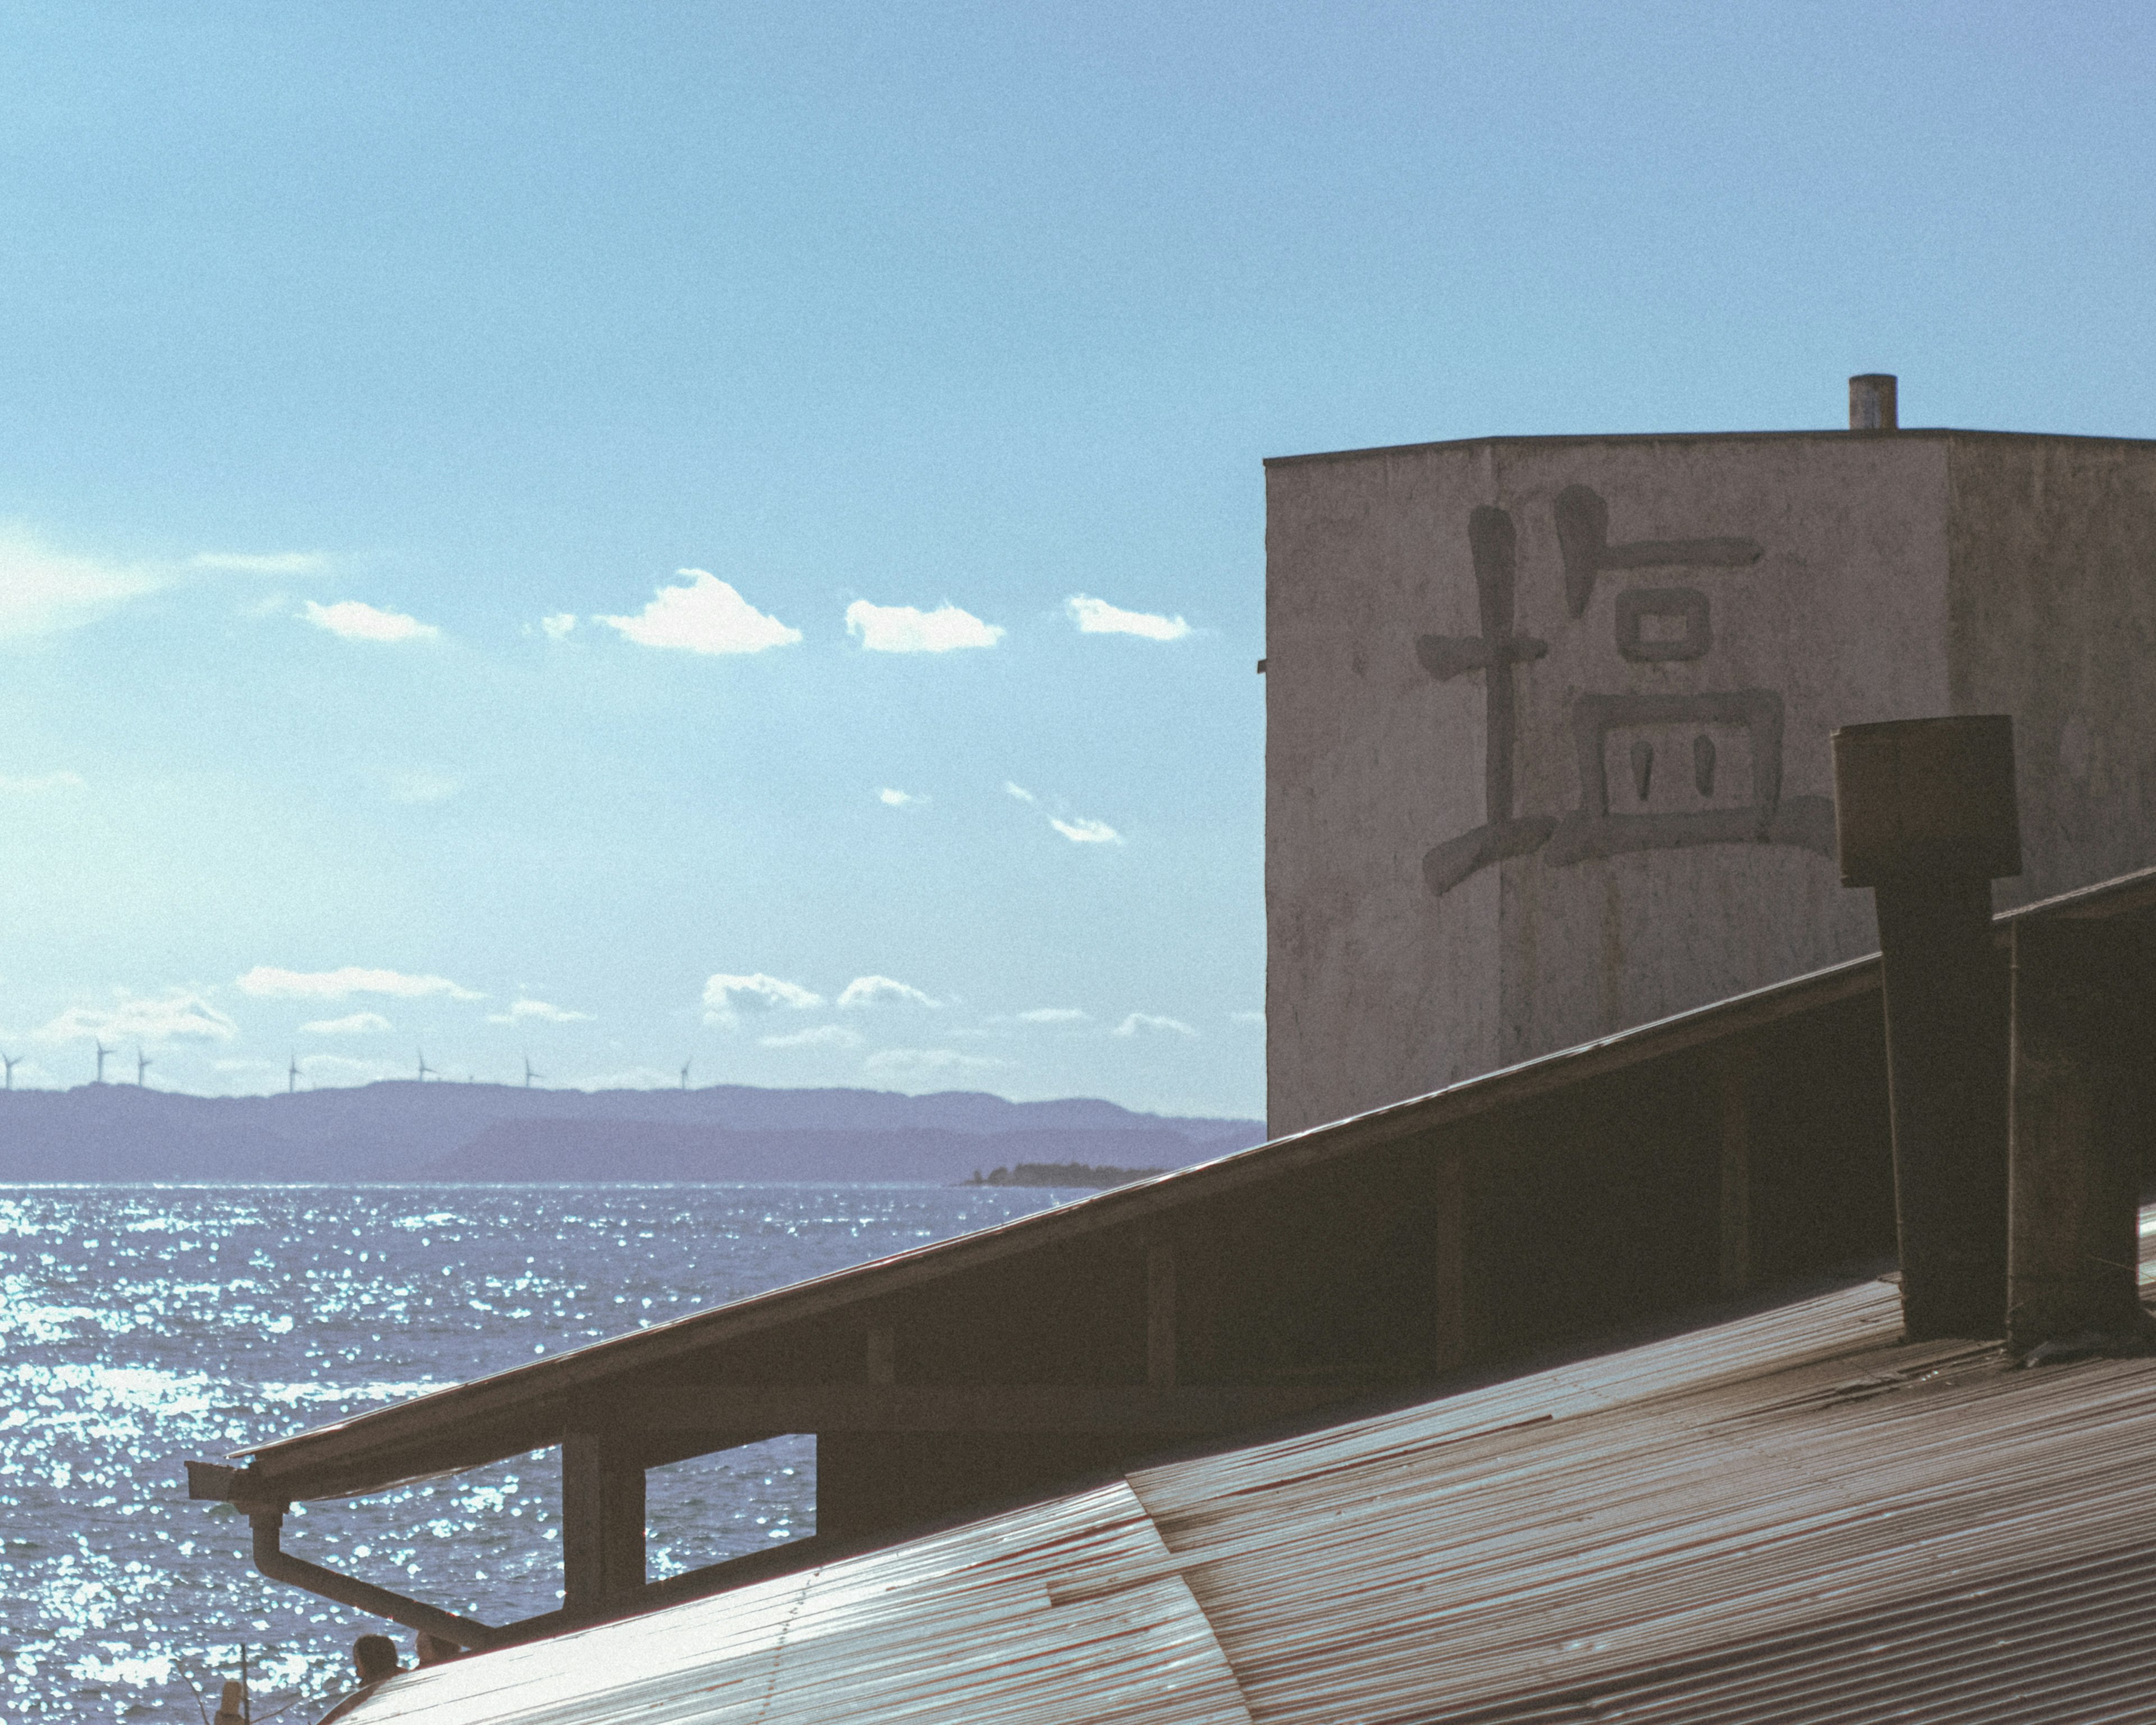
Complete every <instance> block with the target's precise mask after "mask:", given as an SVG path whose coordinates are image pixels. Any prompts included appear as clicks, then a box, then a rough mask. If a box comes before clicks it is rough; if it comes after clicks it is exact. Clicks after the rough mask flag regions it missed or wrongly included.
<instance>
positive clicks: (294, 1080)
mask: <svg viewBox="0 0 2156 1725" xmlns="http://www.w3.org/2000/svg"><path fill="white" fill-rule="evenodd" d="M299 1087H300V1051H299V1050H297V1049H296V1048H295V1049H294V1050H292V1064H291V1065H289V1066H287V1067H286V1068H285V1095H286V1096H290V1095H291V1094H292V1092H293V1091H295V1090H297V1089H298V1088H299Z"/></svg>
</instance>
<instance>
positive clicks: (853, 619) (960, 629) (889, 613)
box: [846, 599, 1004, 653]
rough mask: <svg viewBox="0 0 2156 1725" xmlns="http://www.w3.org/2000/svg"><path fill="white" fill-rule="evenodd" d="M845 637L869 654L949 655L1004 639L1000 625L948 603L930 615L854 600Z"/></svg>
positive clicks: (847, 620) (849, 608)
mask: <svg viewBox="0 0 2156 1725" xmlns="http://www.w3.org/2000/svg"><path fill="white" fill-rule="evenodd" d="M846 633H847V634H850V635H852V636H854V637H855V639H858V640H859V641H860V644H861V645H862V646H864V647H865V648H867V649H868V650H869V651H870V652H871V653H949V652H952V651H953V650H954V649H957V648H960V647H993V646H994V645H995V644H996V643H997V642H998V641H1000V640H1001V639H1003V638H1004V629H1003V626H1002V625H1001V624H994V623H983V622H982V621H981V619H979V618H978V617H976V616H974V615H973V613H972V612H970V611H961V610H960V609H959V608H957V606H956V605H954V604H952V603H951V602H950V601H949V600H948V599H946V600H945V601H944V602H943V603H942V604H940V605H938V606H937V608H935V609H934V610H933V611H919V610H916V609H915V608H913V607H912V606H911V605H871V604H870V603H869V602H868V601H867V600H866V599H855V601H854V602H853V603H852V604H850V605H849V606H847V607H846Z"/></svg>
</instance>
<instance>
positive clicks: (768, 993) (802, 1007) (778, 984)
mask: <svg viewBox="0 0 2156 1725" xmlns="http://www.w3.org/2000/svg"><path fill="white" fill-rule="evenodd" d="M822 1004H824V997H823V996H822V995H821V994H819V993H814V991H813V990H811V989H808V988H803V987H802V986H801V985H800V984H799V983H789V982H786V981H783V980H782V979H781V978H778V977H775V976H766V975H764V973H762V971H758V972H757V973H756V974H755V975H754V976H730V975H728V974H727V973H725V972H723V971H721V972H720V973H718V974H716V975H715V976H713V977H712V978H711V979H710V980H709V981H708V982H706V983H705V984H704V1022H705V1023H706V1024H732V1023H733V1022H734V1020H735V1019H736V1017H737V1015H738V1014H740V1013H741V1012H742V1010H743V1009H747V1010H748V1011H750V1012H776V1011H778V1010H779V1009H782V1008H788V1009H792V1010H793V1011H796V1012H806V1011H807V1010H808V1009H809V1008H811V1007H815V1006H821V1005H822Z"/></svg>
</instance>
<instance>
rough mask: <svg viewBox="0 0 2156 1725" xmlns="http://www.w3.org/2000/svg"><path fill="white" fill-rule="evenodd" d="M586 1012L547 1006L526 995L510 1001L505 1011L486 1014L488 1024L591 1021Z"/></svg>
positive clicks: (585, 1022)
mask: <svg viewBox="0 0 2156 1725" xmlns="http://www.w3.org/2000/svg"><path fill="white" fill-rule="evenodd" d="M591 1017H592V1015H591V1014H589V1013H588V1012H570V1011H567V1010H566V1009H563V1008H562V1007H559V1006H549V1005H548V1004H547V1003H546V1002H545V1001H543V1000H533V999H530V998H529V997H526V999H521V1000H516V1001H512V1002H511V1004H510V1008H509V1010H508V1011H507V1012H490V1013H489V1014H487V1015H486V1021H487V1023H489V1024H532V1023H536V1024H589V1023H590V1022H591Z"/></svg>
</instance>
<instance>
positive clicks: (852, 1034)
mask: <svg viewBox="0 0 2156 1725" xmlns="http://www.w3.org/2000/svg"><path fill="white" fill-rule="evenodd" d="M756 1040H757V1045H758V1046H760V1047H763V1048H859V1047H860V1045H861V1034H860V1031H858V1030H849V1029H847V1028H846V1027H845V1026H844V1024H818V1025H816V1026H815V1027H814V1029H808V1030H795V1031H793V1032H792V1033H790V1034H787V1035H783V1036H759V1037H757V1039H756Z"/></svg>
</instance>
